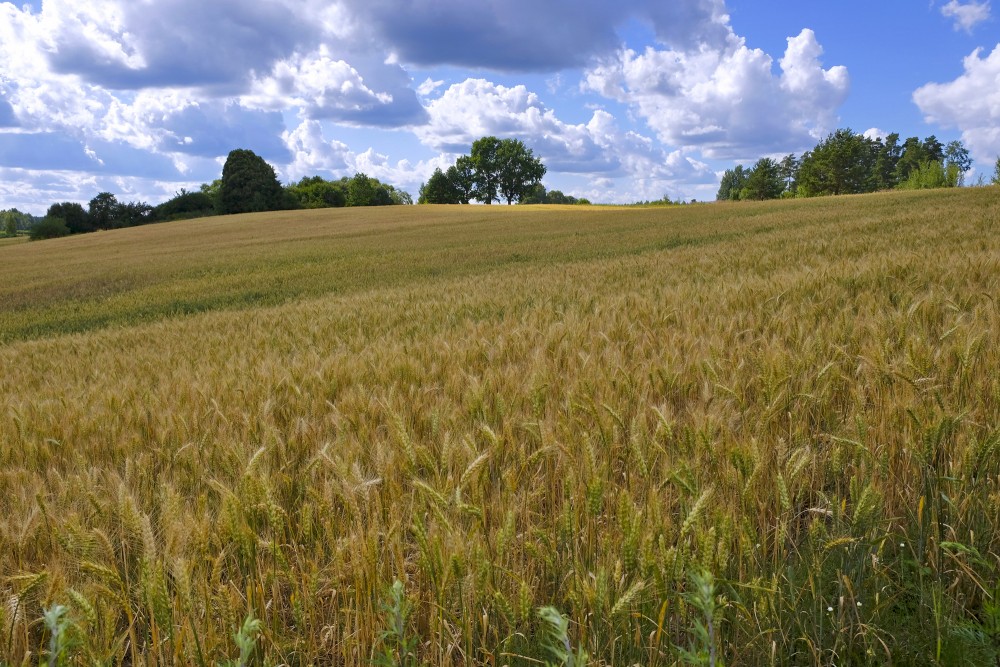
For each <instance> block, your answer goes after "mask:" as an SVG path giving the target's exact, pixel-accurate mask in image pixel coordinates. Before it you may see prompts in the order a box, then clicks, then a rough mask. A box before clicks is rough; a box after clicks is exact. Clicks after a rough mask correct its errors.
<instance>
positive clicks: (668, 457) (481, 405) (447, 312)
mask: <svg viewBox="0 0 1000 667" xmlns="http://www.w3.org/2000/svg"><path fill="white" fill-rule="evenodd" d="M998 299H1000V189H997V188H956V189H952V190H948V191H925V192H904V193H891V194H879V195H868V196H861V197H841V198H827V199H815V200H801V201H794V200H793V201H779V202H770V203H765V204H755V203H749V202H745V203H737V204H712V205H694V206H684V207H669V208H655V209H635V208H602V207H566V208H547V207H539V208H535V207H510V208H508V207H499V206H493V207H488V208H487V207H423V206H421V207H385V208H379V209H371V210H363V211H359V210H358V209H335V210H326V211H311V212H289V213H282V214H260V215H255V216H236V217H220V218H211V219H206V220H196V221H186V222H177V223H167V224H163V225H156V226H149V227H143V228H136V229H130V230H121V231H115V232H101V233H95V234H90V235H86V236H82V237H71V238H65V239H56V240H51V241H42V242H35V243H20V244H16V245H0V663H3V664H17V665H20V664H37V662H38V661H39V660H48V659H49V657H50V652H51V651H55V652H58V653H59V654H60V656H61V658H60V659H61V660H63V661H64V662H65V664H79V665H84V664H87V665H89V664H95V662H96V663H100V664H134V665H137V664H140V663H143V664H151V665H154V664H200V665H211V664H216V663H218V662H220V661H223V660H226V659H229V660H233V661H234V664H239V663H241V662H243V661H244V660H249V661H250V663H251V664H261V665H263V664H269V665H280V664H287V665H310V664H316V665H330V664H333V665H368V664H373V663H376V664H396V665H419V664H430V665H466V664H483V665H493V666H499V665H534V664H542V663H543V662H549V663H553V664H571V663H572V664H575V665H577V667H579V665H580V664H582V663H583V662H584V661H583V660H582V657H583V654H584V653H586V654H588V656H589V657H588V658H587V661H588V662H589V664H592V665H620V666H622V667H627V666H629V665H634V664H641V665H664V666H667V665H674V664H710V663H711V662H713V661H714V662H715V664H723V663H725V664H727V665H761V664H774V665H813V664H815V665H830V664H836V665H849V664H889V663H891V664H896V665H926V664H945V665H966V664H969V665H996V664H997V662H996V661H997V654H998V652H1000V302H998ZM397 581H398V582H399V584H398V585H396V586H395V587H394V586H393V585H394V583H395V582H397ZM548 607H553V608H555V609H556V610H558V612H559V613H560V614H563V615H565V618H566V619H567V620H568V624H567V625H565V626H561V622H560V618H559V616H558V615H555V614H553V613H552V611H551V609H549V610H547V611H545V612H543V613H542V614H539V609H540V608H548ZM248 618H251V621H250V622H246V621H247V619H248ZM241 628H242V631H241V632H239V633H238V634H237V635H236V636H234V633H237V631H238V630H240V629H241ZM564 640H565V642H564ZM241 647H242V651H241ZM560 647H561V652H562V654H563V655H559V653H560V650H558V649H560ZM241 653H242V655H241ZM567 653H572V654H573V655H572V656H568V655H566V654H567Z"/></svg>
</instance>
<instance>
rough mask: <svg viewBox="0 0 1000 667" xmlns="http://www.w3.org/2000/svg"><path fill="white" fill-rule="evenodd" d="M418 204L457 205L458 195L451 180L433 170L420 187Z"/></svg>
mask: <svg viewBox="0 0 1000 667" xmlns="http://www.w3.org/2000/svg"><path fill="white" fill-rule="evenodd" d="M417 203H419V204H458V203H459V193H458V191H457V190H456V188H455V186H454V185H453V184H452V182H451V179H449V178H448V176H447V175H446V174H445V173H444V172H443V171H441V169H440V168H438V169H435V170H434V173H433V174H431V176H430V178H428V179H427V182H426V183H424V184H423V185H421V186H420V197H419V198H418V199H417Z"/></svg>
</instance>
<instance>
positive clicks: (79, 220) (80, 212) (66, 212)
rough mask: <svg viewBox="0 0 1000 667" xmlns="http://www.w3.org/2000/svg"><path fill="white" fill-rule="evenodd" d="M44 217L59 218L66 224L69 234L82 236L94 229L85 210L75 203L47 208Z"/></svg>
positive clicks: (64, 203)
mask: <svg viewBox="0 0 1000 667" xmlns="http://www.w3.org/2000/svg"><path fill="white" fill-rule="evenodd" d="M45 216H46V217H49V218H59V219H60V220H63V221H64V222H65V223H66V226H67V227H68V228H69V233H70V234H83V233H85V232H92V231H94V229H95V227H94V225H93V224H92V223H91V221H90V216H89V215H87V211H86V209H84V208H83V206H81V205H80V204H77V203H76V202H62V203H60V204H53V205H52V206H49V210H48V211H47V212H46V213H45Z"/></svg>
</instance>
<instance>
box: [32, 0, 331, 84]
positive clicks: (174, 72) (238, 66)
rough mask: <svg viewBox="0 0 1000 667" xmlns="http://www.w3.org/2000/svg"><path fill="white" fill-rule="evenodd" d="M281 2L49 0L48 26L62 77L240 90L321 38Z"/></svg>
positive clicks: (53, 56)
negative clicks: (256, 75) (254, 73)
mask: <svg viewBox="0 0 1000 667" xmlns="http://www.w3.org/2000/svg"><path fill="white" fill-rule="evenodd" d="M292 4H293V3H289V2H282V1H280V0H258V1H256V2H252V3H245V2H240V1H239V0H215V1H213V2H202V1H201V0H160V1H158V2H155V3H154V2H135V1H132V0H89V1H88V2H79V1H78V0H47V1H46V3H45V4H44V5H43V8H42V12H41V14H40V20H41V22H42V23H43V24H44V26H45V27H46V30H47V35H48V39H47V42H48V44H49V47H50V49H49V61H50V63H51V65H52V67H53V69H54V70H55V71H56V72H60V73H71V74H77V75H79V76H81V77H82V78H84V79H85V80H87V81H90V82H93V83H97V84H100V85H102V86H105V87H108V88H112V89H130V88H143V87H150V86H155V87H168V86H236V85H240V84H241V83H243V82H245V81H246V80H247V79H248V78H249V74H250V72H252V71H255V70H266V69H268V68H269V67H270V65H271V64H272V63H273V62H275V61H277V60H279V59H281V58H284V57H287V56H289V55H291V54H292V53H293V52H294V51H295V50H296V48H297V47H298V46H299V45H300V44H302V43H304V42H315V41H316V40H317V39H318V38H319V30H318V28H317V26H316V25H315V24H314V23H313V22H312V21H309V20H308V17H307V15H306V14H305V13H303V12H301V11H297V8H296V7H293V6H292Z"/></svg>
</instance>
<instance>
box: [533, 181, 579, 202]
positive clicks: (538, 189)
mask: <svg viewBox="0 0 1000 667" xmlns="http://www.w3.org/2000/svg"><path fill="white" fill-rule="evenodd" d="M518 203H520V204H589V203H590V202H589V201H587V200H586V199H577V198H576V197H574V196H572V195H567V194H563V192H562V191H561V190H546V189H545V186H544V185H542V184H541V183H537V184H536V185H534V186H533V187H531V188H530V189H529V190H528V193H527V194H526V195H525V196H523V197H522V198H521V201H520V202H518Z"/></svg>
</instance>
